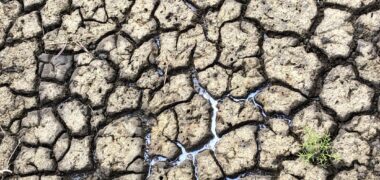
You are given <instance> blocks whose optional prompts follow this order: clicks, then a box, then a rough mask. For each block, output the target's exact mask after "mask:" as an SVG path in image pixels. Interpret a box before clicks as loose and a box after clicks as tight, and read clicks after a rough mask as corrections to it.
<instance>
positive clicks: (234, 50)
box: [219, 21, 260, 67]
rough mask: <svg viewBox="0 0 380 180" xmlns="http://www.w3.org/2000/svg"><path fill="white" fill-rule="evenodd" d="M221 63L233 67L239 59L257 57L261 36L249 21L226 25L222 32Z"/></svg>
mask: <svg viewBox="0 0 380 180" xmlns="http://www.w3.org/2000/svg"><path fill="white" fill-rule="evenodd" d="M220 33H221V46H222V47H221V48H222V53H221V54H220V58H219V62H220V63H222V64H223V65H225V66H229V67H232V66H233V65H234V64H235V63H237V61H239V59H243V58H247V57H252V56H255V55H257V53H258V51H259V44H258V43H259V37H260V34H259V32H258V30H257V28H256V27H255V26H254V25H253V24H252V23H249V22H247V21H241V22H240V21H238V22H233V23H228V24H225V25H224V26H223V27H222V28H221V30H220Z"/></svg>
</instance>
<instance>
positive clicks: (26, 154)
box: [14, 146, 57, 175]
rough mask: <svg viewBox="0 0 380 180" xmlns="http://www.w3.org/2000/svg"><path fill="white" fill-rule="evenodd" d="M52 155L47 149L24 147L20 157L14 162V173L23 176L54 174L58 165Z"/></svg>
mask: <svg viewBox="0 0 380 180" xmlns="http://www.w3.org/2000/svg"><path fill="white" fill-rule="evenodd" d="M51 155H52V152H51V150H50V149H48V148H45V147H38V148H29V147H25V146H22V147H21V150H20V152H19V154H18V156H17V157H16V159H15V160H14V173H15V174H21V175H22V174H31V173H39V172H54V170H55V169H56V168H57V164H56V162H55V161H54V159H53V158H52V156H51Z"/></svg>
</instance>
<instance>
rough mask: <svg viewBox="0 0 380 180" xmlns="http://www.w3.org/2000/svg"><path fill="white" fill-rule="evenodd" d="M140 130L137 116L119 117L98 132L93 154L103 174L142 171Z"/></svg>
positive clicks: (139, 121)
mask: <svg viewBox="0 0 380 180" xmlns="http://www.w3.org/2000/svg"><path fill="white" fill-rule="evenodd" d="M142 131H143V129H142V127H141V120H140V119H139V118H136V117H121V118H119V119H116V120H114V121H112V122H111V123H110V124H108V125H107V126H105V127H104V128H103V129H102V130H100V131H99V132H98V134H97V138H96V139H95V146H96V149H95V156H96V157H97V159H98V161H99V167H100V171H101V172H102V173H103V174H105V175H110V174H111V173H121V172H135V173H140V172H144V166H145V162H144V160H143V153H144V151H143V147H144V139H143V134H142V133H143V132H142Z"/></svg>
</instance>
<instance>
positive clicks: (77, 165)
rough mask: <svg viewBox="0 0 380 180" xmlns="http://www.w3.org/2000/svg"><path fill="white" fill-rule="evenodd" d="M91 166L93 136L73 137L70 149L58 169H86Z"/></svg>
mask: <svg viewBox="0 0 380 180" xmlns="http://www.w3.org/2000/svg"><path fill="white" fill-rule="evenodd" d="M91 167H92V152H91V137H90V136H87V137H85V138H83V139H72V140H71V144H70V148H69V150H68V151H67V153H66V154H65V155H64V156H63V159H62V160H61V161H59V163H58V170H60V171H63V172H68V171H70V172H72V171H84V170H89V169H90V168H91Z"/></svg>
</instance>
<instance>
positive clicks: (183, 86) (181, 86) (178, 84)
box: [148, 74, 194, 114]
mask: <svg viewBox="0 0 380 180" xmlns="http://www.w3.org/2000/svg"><path fill="white" fill-rule="evenodd" d="M192 86H193V85H192V82H191V79H190V76H189V75H187V74H178V75H175V76H171V77H170V79H169V80H168V81H167V82H166V84H165V85H164V86H163V87H162V88H161V89H160V90H158V91H157V92H156V93H154V96H153V98H152V99H151V100H150V101H149V107H148V109H149V111H150V112H152V113H154V114H156V113H159V112H160V111H162V110H164V109H165V108H167V107H168V106H171V105H174V104H177V103H179V102H184V101H186V100H188V99H190V97H191V96H192V95H193V93H194V89H193V87H192Z"/></svg>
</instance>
